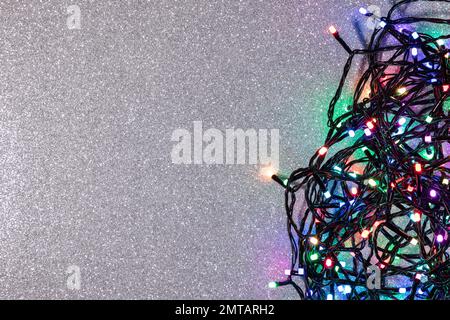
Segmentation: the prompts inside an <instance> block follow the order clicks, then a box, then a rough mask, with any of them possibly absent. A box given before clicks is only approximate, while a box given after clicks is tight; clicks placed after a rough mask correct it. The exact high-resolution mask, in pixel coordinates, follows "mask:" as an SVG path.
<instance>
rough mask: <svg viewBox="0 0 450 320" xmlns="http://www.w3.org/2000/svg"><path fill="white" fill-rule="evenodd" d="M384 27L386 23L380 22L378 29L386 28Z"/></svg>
mask: <svg viewBox="0 0 450 320" xmlns="http://www.w3.org/2000/svg"><path fill="white" fill-rule="evenodd" d="M386 25H387V23H386V22H384V21H381V22H380V24H379V26H380V28H384V27H386Z"/></svg>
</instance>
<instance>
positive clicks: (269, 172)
mask: <svg viewBox="0 0 450 320" xmlns="http://www.w3.org/2000/svg"><path fill="white" fill-rule="evenodd" d="M275 174H277V170H276V169H275V168H274V167H272V166H268V167H263V168H261V170H260V175H261V176H262V177H263V178H265V179H267V180H269V179H271V178H272V176H273V175H275Z"/></svg>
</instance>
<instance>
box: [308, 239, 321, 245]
mask: <svg viewBox="0 0 450 320" xmlns="http://www.w3.org/2000/svg"><path fill="white" fill-rule="evenodd" d="M309 242H311V244H313V245H315V246H317V245H318V244H319V240H318V239H317V238H316V237H311V238H309Z"/></svg>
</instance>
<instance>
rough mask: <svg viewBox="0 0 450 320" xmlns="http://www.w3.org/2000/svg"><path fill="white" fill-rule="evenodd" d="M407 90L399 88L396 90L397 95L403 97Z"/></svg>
mask: <svg viewBox="0 0 450 320" xmlns="http://www.w3.org/2000/svg"><path fill="white" fill-rule="evenodd" d="M406 91H407V89H406V88H405V87H401V88H398V89H397V93H398V94H399V95H404V94H405V93H406Z"/></svg>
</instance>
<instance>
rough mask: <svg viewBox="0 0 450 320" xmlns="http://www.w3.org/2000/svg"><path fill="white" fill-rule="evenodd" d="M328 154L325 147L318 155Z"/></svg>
mask: <svg viewBox="0 0 450 320" xmlns="http://www.w3.org/2000/svg"><path fill="white" fill-rule="evenodd" d="M327 152H328V148H327V147H322V148H320V149H319V155H321V156H324V155H326V154H327Z"/></svg>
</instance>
